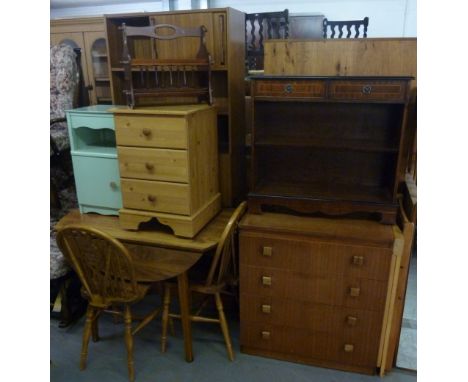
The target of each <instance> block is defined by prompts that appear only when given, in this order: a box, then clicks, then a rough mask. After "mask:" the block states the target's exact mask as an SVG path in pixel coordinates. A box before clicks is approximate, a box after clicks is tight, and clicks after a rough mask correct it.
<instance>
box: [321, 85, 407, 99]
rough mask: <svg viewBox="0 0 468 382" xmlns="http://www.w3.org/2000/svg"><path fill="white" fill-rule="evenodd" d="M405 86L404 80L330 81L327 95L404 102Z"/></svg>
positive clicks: (340, 97) (337, 97) (336, 97)
mask: <svg viewBox="0 0 468 382" xmlns="http://www.w3.org/2000/svg"><path fill="white" fill-rule="evenodd" d="M406 87H407V83H406V81H372V80H370V81H331V82H330V87H329V97H330V98H331V99H336V100H349V101H354V100H356V101H366V100H369V101H399V102H404V101H405V98H406Z"/></svg>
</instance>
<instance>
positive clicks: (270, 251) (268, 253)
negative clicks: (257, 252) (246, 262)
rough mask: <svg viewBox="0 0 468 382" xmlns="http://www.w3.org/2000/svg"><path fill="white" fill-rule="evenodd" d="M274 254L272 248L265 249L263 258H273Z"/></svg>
mask: <svg viewBox="0 0 468 382" xmlns="http://www.w3.org/2000/svg"><path fill="white" fill-rule="evenodd" d="M272 253H273V248H272V247H263V252H262V255H263V256H271V254H272Z"/></svg>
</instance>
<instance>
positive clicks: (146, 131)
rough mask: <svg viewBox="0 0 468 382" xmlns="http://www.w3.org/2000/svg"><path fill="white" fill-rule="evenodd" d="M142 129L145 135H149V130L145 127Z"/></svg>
mask: <svg viewBox="0 0 468 382" xmlns="http://www.w3.org/2000/svg"><path fill="white" fill-rule="evenodd" d="M142 131H143V135H144V136H145V137H149V136H150V135H151V130H150V129H148V128H146V127H145V128H144V129H143V130H142Z"/></svg>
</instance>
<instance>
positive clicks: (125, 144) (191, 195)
mask: <svg viewBox="0 0 468 382" xmlns="http://www.w3.org/2000/svg"><path fill="white" fill-rule="evenodd" d="M112 112H114V118H115V125H116V140H117V151H118V158H119V169H120V177H121V179H120V181H121V185H122V200H123V208H122V209H121V210H120V211H119V217H120V224H121V226H122V227H123V228H126V229H137V228H138V226H139V224H140V223H142V222H146V221H149V220H151V219H152V218H156V219H157V220H158V221H159V222H160V223H162V224H165V225H168V226H170V227H171V228H172V229H173V231H174V233H175V234H176V235H178V236H183V237H194V236H195V235H196V234H197V233H198V231H200V230H201V229H202V228H203V226H204V225H205V224H206V223H207V222H208V221H209V220H211V218H212V217H213V216H215V215H216V214H217V213H218V211H219V210H220V207H221V204H220V193H219V184H218V151H217V130H216V111H215V109H214V107H210V106H207V105H179V106H157V107H148V108H137V109H128V108H123V107H119V108H115V109H112Z"/></svg>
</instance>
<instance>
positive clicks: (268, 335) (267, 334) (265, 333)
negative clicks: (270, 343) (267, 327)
mask: <svg viewBox="0 0 468 382" xmlns="http://www.w3.org/2000/svg"><path fill="white" fill-rule="evenodd" d="M262 338H263V339H264V340H269V339H270V332H267V331H263V332H262Z"/></svg>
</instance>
